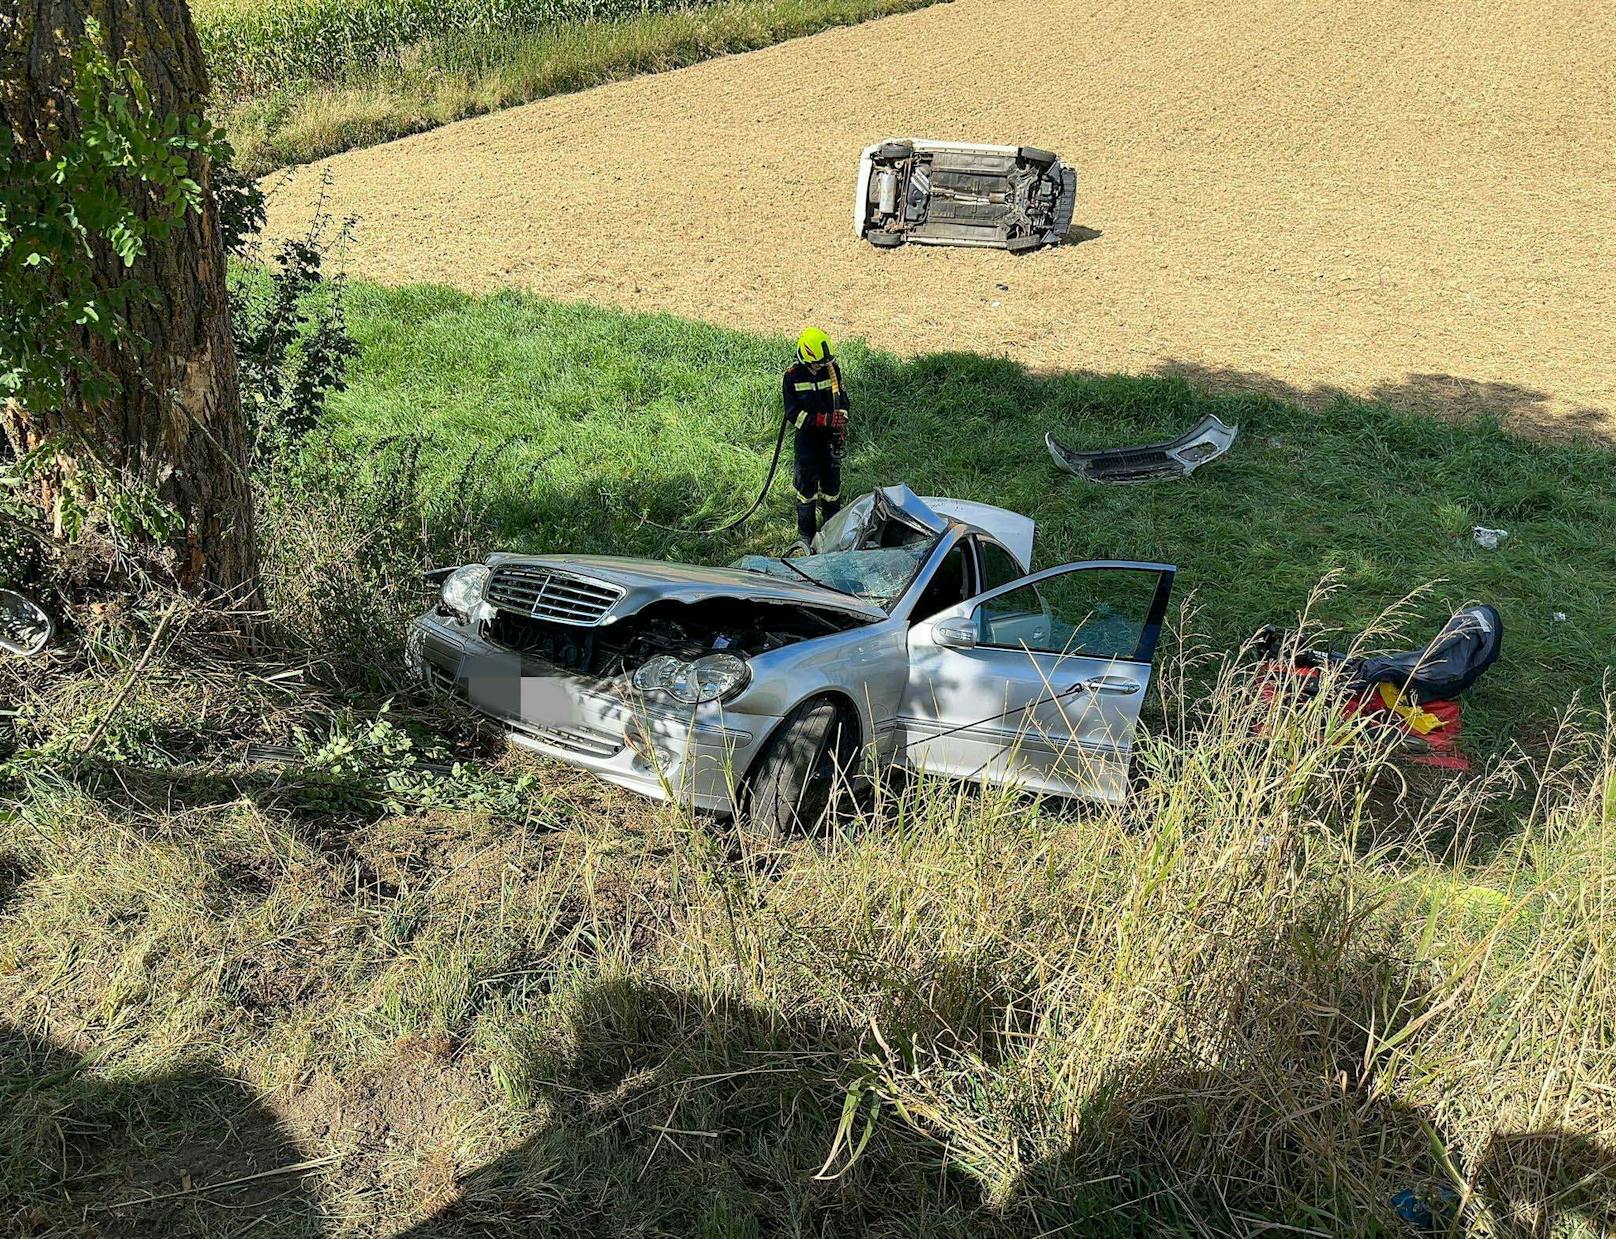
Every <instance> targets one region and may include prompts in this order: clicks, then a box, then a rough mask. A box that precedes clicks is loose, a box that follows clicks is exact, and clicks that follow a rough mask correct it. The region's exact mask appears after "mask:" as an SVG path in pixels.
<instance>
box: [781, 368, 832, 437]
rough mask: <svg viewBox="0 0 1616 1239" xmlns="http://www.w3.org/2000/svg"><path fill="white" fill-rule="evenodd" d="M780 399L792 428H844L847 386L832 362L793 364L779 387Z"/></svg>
mask: <svg viewBox="0 0 1616 1239" xmlns="http://www.w3.org/2000/svg"><path fill="white" fill-rule="evenodd" d="M780 398H781V401H782V403H783V404H784V405H785V411H786V417H787V419H788V420H789V421H790V422H791V424H792V425H797V424H798V423H799V422H800V423H801V424H802V425H804V426H810V427H814V428H816V429H817V428H821V427H831V428H834V429H840V428H842V427H844V426H846V425H847V387H846V385H845V384H844V383H843V382H842V371H841V368H840V367H839V366H837V364H836V362H835V361H834V360H832V361H830V362H829V363H828V364H826V365H824V366H818V367H810V366H807V365H804V364H803V363H802V362H800V361H799V362H796V363H794V364H793V365H792V366H791V367H790V368H789V369H788V370H787V371H786V374H785V380H784V382H783V383H782V384H781V392H780Z"/></svg>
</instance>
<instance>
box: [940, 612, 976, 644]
mask: <svg viewBox="0 0 1616 1239" xmlns="http://www.w3.org/2000/svg"><path fill="white" fill-rule="evenodd" d="M931 639H932V640H933V641H934V642H936V643H937V644H938V645H940V646H942V647H943V648H944V649H949V650H974V649H975V648H976V625H975V624H973V623H972V622H971V620H970V617H969V616H966V617H965V618H963V619H948V620H941V621H939V622H938V623H935V624H933V625H932V626H931Z"/></svg>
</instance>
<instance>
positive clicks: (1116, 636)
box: [976, 568, 1162, 661]
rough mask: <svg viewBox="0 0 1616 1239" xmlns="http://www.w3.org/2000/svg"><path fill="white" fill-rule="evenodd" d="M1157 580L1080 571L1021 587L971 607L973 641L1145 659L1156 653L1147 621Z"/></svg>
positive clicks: (1127, 572)
mask: <svg viewBox="0 0 1616 1239" xmlns="http://www.w3.org/2000/svg"><path fill="white" fill-rule="evenodd" d="M1161 579H1162V574H1161V573H1159V572H1155V571H1152V570H1150V569H1145V568H1081V569H1078V570H1075V571H1072V572H1067V573H1063V574H1061V575H1059V576H1053V577H1049V578H1046V579H1045V580H1043V581H1041V582H1039V583H1038V584H1037V585H1024V586H1022V587H1021V588H1020V589H1013V590H1011V591H1010V592H1009V593H1006V594H1000V595H999V596H998V597H997V598H990V599H988V600H987V601H986V602H983V603H982V604H981V605H980V606H978V607H977V608H976V629H977V643H978V644H979V645H984V646H996V647H999V648H1002V649H1016V650H1032V651H1034V652H1038V653H1045V654H1071V655H1081V656H1083V657H1085V658H1122V659H1129V660H1139V661H1147V660H1148V659H1149V658H1150V657H1151V655H1152V654H1153V653H1154V651H1155V645H1156V633H1155V631H1154V626H1153V625H1152V624H1151V623H1150V617H1151V609H1152V606H1153V604H1154V601H1155V597H1156V590H1157V586H1158V585H1159V584H1160V582H1161Z"/></svg>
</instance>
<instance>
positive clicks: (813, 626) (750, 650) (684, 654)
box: [483, 598, 866, 679]
mask: <svg viewBox="0 0 1616 1239" xmlns="http://www.w3.org/2000/svg"><path fill="white" fill-rule="evenodd" d="M864 622H866V621H864V620H861V619H859V618H858V617H857V616H852V615H848V614H845V613H842V612H837V611H829V610H824V611H821V610H817V609H815V608H812V607H804V606H793V605H789V604H783V603H760V602H750V601H746V600H740V599H734V598H709V599H704V600H703V601H700V602H692V603H685V602H658V603H653V604H652V605H650V606H648V607H646V608H644V609H643V610H641V611H639V612H637V613H635V614H634V615H631V616H628V617H626V618H624V619H622V620H619V621H617V622H616V623H613V624H606V625H602V626H599V627H592V628H582V627H578V626H576V625H571V624H559V623H555V622H554V621H551V620H544V619H537V618H529V617H526V616H521V615H515V614H512V613H510V612H508V611H497V612H496V613H495V614H494V617H493V618H492V619H490V620H488V621H487V624H486V628H485V631H484V633H483V635H484V637H485V638H486V639H487V640H488V641H490V642H492V643H493V644H495V645H498V646H503V647H504V648H506V649H510V650H515V651H517V652H518V653H520V654H523V655H526V656H529V657H532V658H535V659H540V660H542V661H544V662H546V663H548V664H550V665H551V666H555V667H561V668H563V669H564V670H567V671H572V672H575V673H578V674H581V675H588V676H592V677H595V678H597V679H613V678H616V677H618V676H624V675H631V674H632V673H633V672H634V671H635V670H636V669H637V668H639V667H641V666H643V665H644V664H645V663H646V662H648V661H649V660H650V659H652V658H654V657H656V656H657V655H659V654H666V655H671V656H672V657H674V658H679V659H686V660H693V659H696V658H700V657H701V656H703V655H705V654H719V653H723V654H734V655H736V656H737V657H739V658H750V657H754V656H756V655H758V654H763V653H766V652H768V651H769V650H775V649H779V648H780V647H781V646H785V645H794V644H796V643H797V642H798V641H805V640H808V639H809V638H812V637H823V636H825V635H826V634H827V633H833V632H843V631H845V630H847V629H849V628H854V627H857V626H859V625H860V624H862V623H864Z"/></svg>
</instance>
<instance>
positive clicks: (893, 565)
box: [735, 538, 937, 607]
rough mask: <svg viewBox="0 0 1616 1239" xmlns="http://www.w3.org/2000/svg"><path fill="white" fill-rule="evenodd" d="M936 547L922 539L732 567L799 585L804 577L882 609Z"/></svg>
mask: <svg viewBox="0 0 1616 1239" xmlns="http://www.w3.org/2000/svg"><path fill="white" fill-rule="evenodd" d="M936 545H937V540H936V539H935V538H922V539H918V540H917V541H914V542H911V543H909V544H908V545H907V546H883V547H874V548H872V549H870V550H864V551H826V552H825V553H824V554H823V555H804V556H802V557H800V558H798V559H775V558H771V557H770V556H768V555H745V556H742V557H741V558H740V559H738V560H736V561H735V566H736V567H737V568H742V569H745V570H746V571H747V572H761V573H763V574H764V575H765V576H774V577H781V578H783V579H786V580H793V581H800V580H802V579H803V578H804V577H807V578H808V579H809V580H811V581H813V582H814V583H815V584H816V585H823V586H825V588H827V589H833V590H835V591H836V592H837V593H840V594H851V595H852V596H853V597H855V598H863V599H866V600H867V601H869V602H874V603H878V604H879V605H881V606H883V607H884V606H886V605H888V604H889V603H891V602H892V601H893V600H894V599H896V598H898V597H899V596H900V595H902V593H903V591H904V590H906V589H908V588H909V582H911V581H913V580H914V579H915V574H916V573H918V572H919V571H920V567H921V565H922V564H924V563H925V562H926V558H927V556H929V555H930V554H931V550H932V547H934V546H936Z"/></svg>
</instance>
